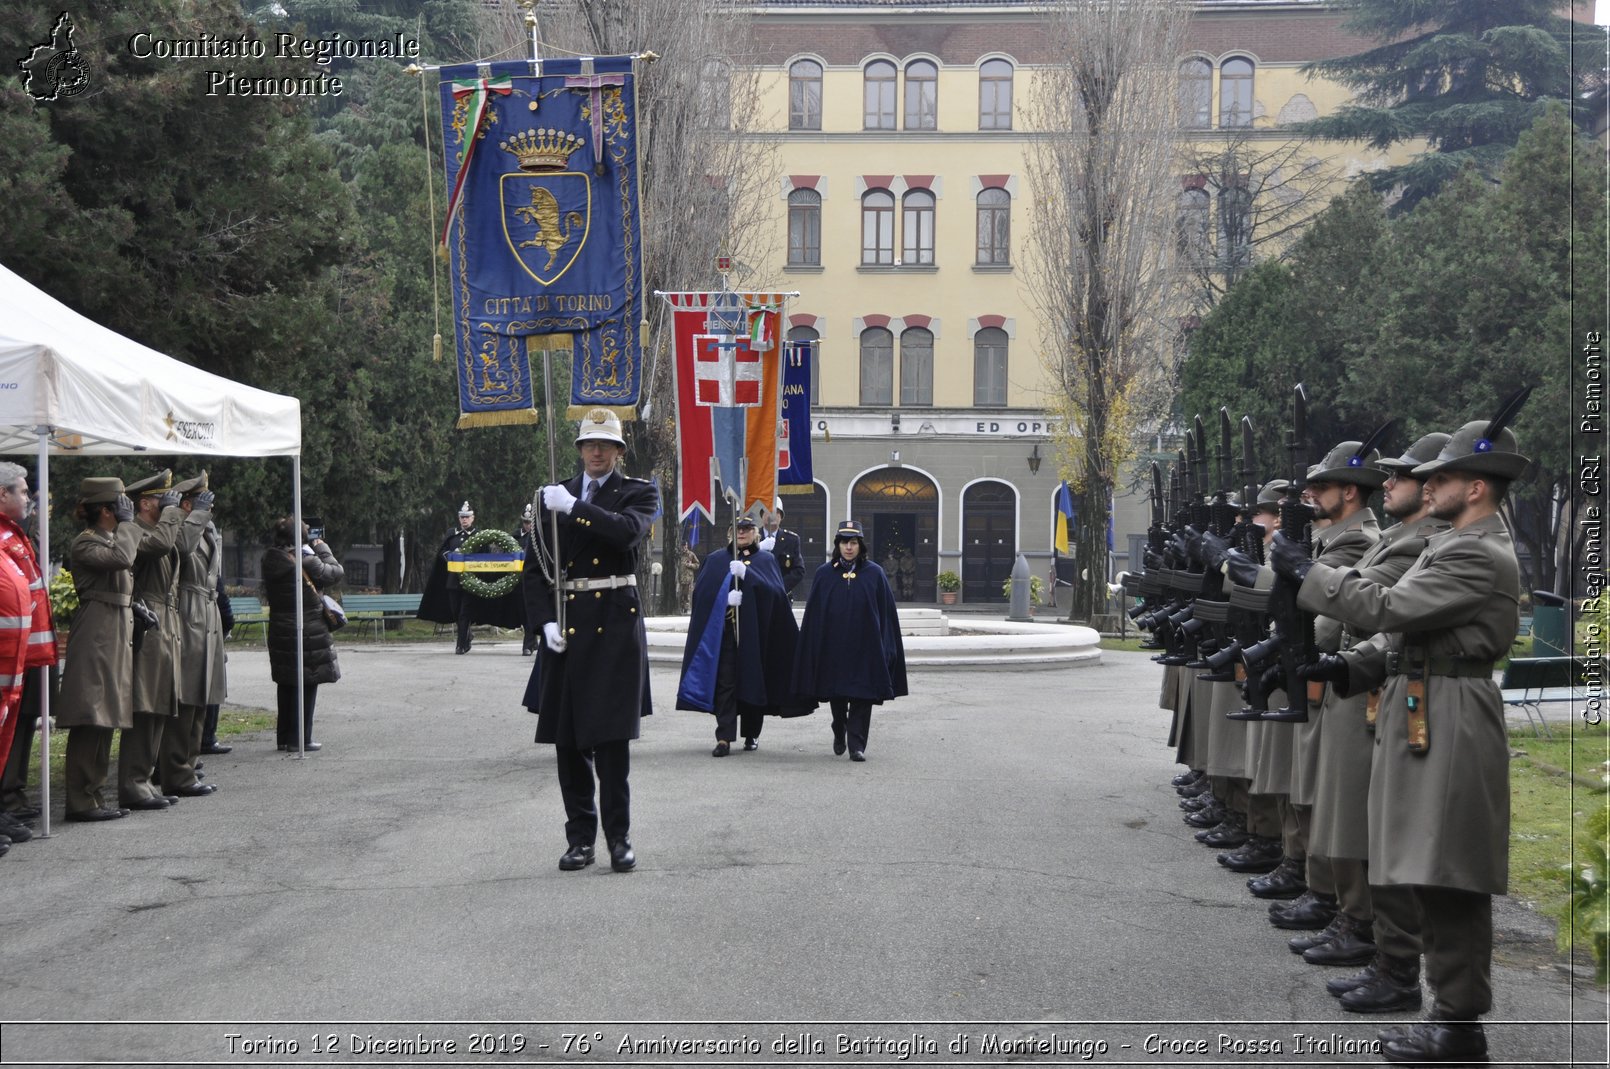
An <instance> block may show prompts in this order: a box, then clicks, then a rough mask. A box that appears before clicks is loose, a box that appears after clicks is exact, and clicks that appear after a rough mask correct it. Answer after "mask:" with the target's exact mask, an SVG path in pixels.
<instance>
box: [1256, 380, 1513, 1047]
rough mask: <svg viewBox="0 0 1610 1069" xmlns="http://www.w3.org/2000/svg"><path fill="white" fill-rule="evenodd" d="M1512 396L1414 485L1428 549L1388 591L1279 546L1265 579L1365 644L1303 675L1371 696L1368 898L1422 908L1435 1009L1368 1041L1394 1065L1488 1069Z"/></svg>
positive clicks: (1499, 877) (1503, 790) (1508, 628)
mask: <svg viewBox="0 0 1610 1069" xmlns="http://www.w3.org/2000/svg"><path fill="white" fill-rule="evenodd" d="M1524 400H1525V392H1524V391H1523V392H1522V393H1519V394H1517V395H1515V396H1514V397H1512V398H1510V400H1509V401H1507V402H1506V403H1505V404H1504V405H1503V406H1502V407H1501V409H1500V411H1499V414H1498V415H1497V416H1495V417H1494V418H1493V419H1492V420H1478V421H1476V422H1474V423H1467V424H1465V425H1464V426H1463V427H1461V428H1460V429H1459V430H1458V431H1457V432H1456V433H1455V434H1454V436H1453V438H1452V439H1451V440H1450V441H1449V442H1448V444H1447V445H1446V446H1444V447H1443V449H1442V451H1441V452H1440V453H1438V455H1437V458H1436V459H1435V460H1433V461H1431V462H1429V463H1426V464H1422V465H1420V466H1419V467H1416V468H1415V469H1413V474H1414V476H1415V477H1416V478H1421V479H1424V480H1425V486H1426V491H1427V494H1428V495H1429V500H1430V509H1431V514H1432V515H1433V516H1435V517H1436V518H1438V519H1441V520H1446V521H1448V522H1449V523H1451V524H1452V525H1453V529H1452V530H1451V531H1447V532H1444V533H1442V534H1438V535H1433V536H1432V537H1431V538H1430V539H1429V542H1428V544H1427V547H1426V550H1425V552H1423V553H1422V554H1421V555H1420V557H1419V559H1418V560H1416V561H1415V562H1414V564H1413V565H1411V566H1410V567H1409V570H1408V571H1407V572H1405V573H1404V574H1403V576H1402V578H1401V579H1399V580H1398V581H1397V582H1396V583H1391V582H1379V581H1374V580H1371V579H1368V578H1366V577H1364V576H1362V575H1360V574H1359V573H1358V572H1357V571H1354V570H1352V569H1349V568H1332V567H1328V566H1326V565H1324V564H1318V563H1313V562H1310V561H1308V560H1307V559H1306V557H1305V556H1304V555H1302V554H1300V553H1298V552H1293V549H1294V548H1295V547H1293V546H1292V545H1291V544H1290V543H1287V542H1286V541H1285V540H1284V539H1282V538H1276V539H1275V541H1274V543H1273V546H1272V548H1271V564H1272V565H1273V567H1274V569H1275V571H1276V572H1277V573H1279V574H1282V575H1285V576H1286V577H1287V578H1289V579H1292V580H1295V581H1298V582H1300V583H1301V584H1302V586H1301V589H1300V592H1299V603H1300V604H1301V605H1302V606H1303V607H1304V608H1306V609H1309V610H1311V611H1312V610H1323V611H1325V612H1327V613H1329V614H1331V615H1333V616H1335V617H1337V618H1338V619H1340V620H1342V621H1343V622H1345V623H1346V624H1347V625H1348V626H1349V627H1351V628H1357V629H1360V630H1363V629H1369V630H1373V631H1377V632H1379V634H1377V635H1376V636H1375V637H1374V638H1372V639H1370V640H1368V641H1366V642H1363V643H1360V644H1359V645H1356V646H1354V647H1352V648H1351V649H1347V650H1344V651H1342V652H1341V653H1339V654H1327V655H1324V656H1322V657H1321V658H1320V661H1319V663H1318V664H1317V665H1316V666H1314V668H1313V669H1312V670H1311V671H1310V673H1309V674H1310V675H1311V676H1312V677H1314V678H1319V679H1324V680H1325V681H1326V682H1328V683H1330V684H1332V685H1333V686H1335V687H1336V688H1337V690H1338V691H1340V692H1341V693H1343V694H1350V693H1355V692H1362V691H1366V690H1369V689H1370V688H1371V687H1374V686H1376V685H1377V684H1383V685H1382V690H1381V697H1380V706H1379V713H1378V716H1377V720H1376V727H1375V740H1374V750H1373V755H1372V760H1371V765H1370V788H1369V792H1370V793H1369V799H1370V800H1369V855H1370V856H1369V876H1370V883H1371V884H1379V885H1384V886H1388V887H1395V888H1401V889H1402V890H1403V891H1404V892H1406V893H1409V894H1411V895H1412V897H1413V898H1414V899H1415V901H1416V903H1417V904H1418V906H1419V907H1420V911H1419V912H1420V920H1421V923H1422V924H1423V926H1424V927H1423V929H1422V932H1421V940H1422V945H1423V947H1424V951H1425V963H1426V974H1427V977H1428V978H1429V980H1430V981H1431V988H1432V990H1433V991H1434V992H1435V993H1436V1001H1435V1003H1434V1004H1433V1006H1432V1008H1431V1011H1430V1013H1429V1014H1428V1015H1427V1018H1426V1020H1425V1021H1424V1022H1422V1023H1420V1024H1417V1025H1415V1026H1414V1028H1413V1029H1412V1030H1411V1031H1409V1032H1401V1031H1387V1032H1383V1033H1381V1039H1382V1043H1383V1046H1382V1054H1383V1055H1384V1056H1385V1057H1386V1059H1387V1060H1388V1061H1393V1062H1444V1061H1485V1060H1486V1057H1487V1038H1486V1036H1485V1034H1484V1033H1483V1031H1482V1027H1481V1024H1480V1023H1479V1021H1478V1018H1479V1017H1480V1016H1481V1015H1482V1014H1484V1013H1487V1012H1488V1011H1489V1010H1491V1009H1492V979H1491V977H1492V946H1493V926H1492V896H1493V895H1495V894H1503V893H1505V891H1506V889H1507V886H1508V878H1509V871H1508V860H1509V745H1508V738H1507V736H1506V734H1505V730H1504V707H1503V702H1502V699H1501V697H1500V695H1499V692H1498V687H1497V685H1496V684H1495V683H1494V682H1493V663H1494V662H1495V661H1496V660H1497V659H1498V658H1499V657H1502V656H1503V655H1504V654H1506V653H1508V652H1509V648H1510V643H1511V642H1512V641H1513V640H1514V638H1515V632H1516V630H1517V628H1518V627H1519V623H1520V605H1519V602H1520V569H1519V566H1518V564H1517V563H1516V560H1515V550H1514V547H1513V545H1512V543H1511V541H1510V536H1509V532H1508V531H1507V530H1506V529H1505V527H1504V523H1503V520H1502V519H1501V518H1500V516H1499V515H1498V509H1499V505H1500V504H1501V503H1502V501H1503V499H1504V495H1505V493H1507V492H1508V489H1509V483H1510V481H1511V480H1512V479H1514V478H1516V477H1517V476H1519V475H1520V474H1521V473H1522V472H1523V471H1525V470H1526V467H1527V465H1528V464H1529V463H1530V462H1529V461H1528V460H1527V458H1526V457H1524V456H1522V455H1521V454H1520V453H1519V452H1518V451H1517V446H1516V441H1515V436H1514V434H1513V433H1511V432H1510V431H1509V430H1508V429H1507V428H1506V426H1505V424H1506V423H1508V421H1509V419H1510V418H1511V417H1512V416H1513V415H1514V413H1515V410H1516V409H1517V408H1518V407H1519V406H1520V403H1521V402H1523V401H1524Z"/></svg>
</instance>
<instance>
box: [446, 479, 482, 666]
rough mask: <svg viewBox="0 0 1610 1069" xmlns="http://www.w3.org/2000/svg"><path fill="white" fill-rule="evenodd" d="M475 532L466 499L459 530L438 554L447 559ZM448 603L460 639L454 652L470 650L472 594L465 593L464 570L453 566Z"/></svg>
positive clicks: (459, 513)
mask: <svg viewBox="0 0 1610 1069" xmlns="http://www.w3.org/2000/svg"><path fill="white" fill-rule="evenodd" d="M474 533H475V510H474V509H472V508H470V503H469V502H468V501H465V502H464V503H463V504H462V505H460V506H459V507H458V530H456V531H454V532H453V533H452V534H450V535H448V536H447V538H446V539H444V540H443V541H442V548H441V549H439V550H437V551H436V552H437V556H438V557H440V558H441V559H442V560H443V561H445V560H447V555H448V554H449V553H454V552H457V551H458V549H459V548H460V547H461V546H463V545H464V540H465V539H466V538H468V537H469V536H470V535H472V534H474ZM447 605H448V609H449V611H450V612H452V614H453V620H454V622H455V624H456V625H457V627H458V641H457V643H456V644H455V645H454V646H453V652H454V653H468V652H470V625H471V624H472V623H473V622H474V621H472V620H471V619H470V609H471V602H470V595H468V594H466V593H464V579H463V573H462V572H455V571H453V570H452V569H451V568H449V569H448V571H447Z"/></svg>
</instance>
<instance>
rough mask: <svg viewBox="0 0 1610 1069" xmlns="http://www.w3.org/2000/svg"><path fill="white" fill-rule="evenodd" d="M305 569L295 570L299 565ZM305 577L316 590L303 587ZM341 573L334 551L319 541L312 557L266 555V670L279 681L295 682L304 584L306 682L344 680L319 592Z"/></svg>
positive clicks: (278, 549)
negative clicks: (298, 593)
mask: <svg viewBox="0 0 1610 1069" xmlns="http://www.w3.org/2000/svg"><path fill="white" fill-rule="evenodd" d="M298 560H300V561H301V566H300V567H298V566H297V561H298ZM304 574H305V575H306V576H307V578H308V579H309V580H311V581H312V583H313V588H317V592H315V590H314V589H313V588H310V587H308V586H307V585H306V584H305V583H303V580H302V576H303V575H304ZM344 574H345V573H344V572H343V570H342V568H341V565H340V563H339V562H337V561H336V559H335V555H334V554H332V553H331V552H330V547H328V546H326V545H325V544H324V543H323V542H320V543H319V544H318V545H317V546H315V547H314V552H313V553H312V554H305V553H302V551H301V550H300V549H287V548H285V547H283V546H270V547H269V548H268V549H267V550H265V551H264V553H263V600H264V601H265V602H267V603H268V666H269V670H270V674H271V675H272V677H273V679H274V682H275V683H294V682H296V587H297V584H298V583H302V629H303V630H302V681H303V682H304V683H334V682H335V681H336V680H338V679H340V678H341V665H340V663H339V662H337V660H336V656H335V640H334V639H333V638H332V637H331V635H330V627H329V625H328V624H326V623H325V622H324V608H323V604H322V601H321V599H320V597H319V594H320V593H323V592H325V591H327V590H329V588H330V587H332V586H335V585H336V584H337V583H339V582H340V581H341V577H342V576H343V575H344Z"/></svg>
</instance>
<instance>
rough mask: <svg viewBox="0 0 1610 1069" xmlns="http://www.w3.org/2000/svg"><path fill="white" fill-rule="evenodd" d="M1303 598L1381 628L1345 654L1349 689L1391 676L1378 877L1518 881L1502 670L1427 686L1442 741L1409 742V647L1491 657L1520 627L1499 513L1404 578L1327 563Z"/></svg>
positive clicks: (1383, 730)
mask: <svg viewBox="0 0 1610 1069" xmlns="http://www.w3.org/2000/svg"><path fill="white" fill-rule="evenodd" d="M1300 603H1301V604H1303V605H1304V606H1305V607H1308V608H1310V609H1316V610H1317V609H1324V610H1325V611H1329V612H1334V613H1336V614H1337V615H1338V616H1340V617H1341V618H1343V619H1345V620H1347V621H1348V623H1349V625H1350V626H1356V627H1359V628H1373V629H1375V630H1376V631H1378V632H1381V633H1380V634H1378V635H1376V637H1375V638H1373V639H1370V640H1369V641H1367V642H1365V643H1362V644H1361V645H1358V646H1355V647H1353V648H1352V649H1350V650H1347V651H1345V652H1344V653H1343V655H1342V656H1343V658H1344V659H1345V660H1346V661H1347V665H1348V670H1349V679H1348V682H1347V687H1348V689H1349V690H1350V691H1363V690H1368V689H1369V688H1371V687H1374V686H1376V685H1378V684H1381V683H1382V682H1383V681H1384V684H1385V685H1384V686H1383V687H1382V690H1381V702H1380V710H1379V713H1378V716H1377V719H1376V725H1375V741H1374V750H1373V760H1372V761H1371V764H1370V801H1369V833H1370V857H1369V862H1370V882H1371V883H1380V884H1414V885H1420V886H1430V887H1451V888H1455V889H1458V890H1463V891H1473V892H1476V893H1478V894H1503V893H1505V891H1506V889H1507V888H1508V883H1509V739H1508V736H1507V734H1506V732H1505V728H1504V705H1503V701H1502V698H1501V697H1500V695H1499V691H1498V684H1497V683H1495V682H1494V681H1493V678H1492V675H1491V674H1490V673H1488V674H1484V675H1478V676H1463V677H1453V676H1442V675H1430V676H1428V677H1427V678H1426V680H1425V709H1426V724H1427V729H1428V734H1429V737H1430V746H1429V748H1428V749H1427V750H1426V752H1424V753H1414V752H1413V751H1411V750H1410V749H1409V748H1408V745H1407V742H1406V738H1407V716H1408V696H1409V694H1408V687H1407V683H1408V679H1407V678H1406V677H1405V676H1402V675H1391V676H1389V675H1388V674H1387V671H1388V654H1389V653H1394V652H1398V651H1400V650H1402V649H1403V648H1404V647H1405V645H1407V646H1412V647H1418V648H1420V649H1422V650H1424V651H1426V652H1427V653H1428V654H1429V655H1430V656H1431V657H1433V658H1445V657H1461V658H1470V659H1473V660H1474V661H1478V662H1479V661H1486V662H1488V663H1489V664H1491V663H1492V662H1494V661H1496V660H1497V659H1498V658H1499V657H1502V656H1503V655H1505V654H1506V653H1508V652H1509V648H1510V643H1512V642H1513V641H1514V640H1515V632H1516V630H1517V629H1518V627H1519V625H1520V567H1519V565H1518V564H1517V563H1516V561H1515V549H1514V546H1513V545H1512V544H1511V541H1510V537H1509V532H1508V531H1506V530H1505V528H1504V524H1503V521H1502V520H1501V519H1500V518H1499V517H1497V516H1487V517H1484V518H1482V519H1480V520H1476V521H1474V522H1472V523H1470V524H1468V525H1467V526H1465V527H1462V528H1459V529H1457V530H1453V531H1447V532H1444V533H1442V534H1439V535H1434V536H1432V538H1431V539H1430V541H1429V542H1428V544H1427V547H1426V550H1425V552H1424V553H1422V554H1420V556H1419V558H1417V559H1416V560H1415V562H1414V563H1413V564H1412V565H1410V567H1409V570H1408V571H1407V572H1405V573H1404V574H1403V577H1402V578H1401V579H1399V580H1398V581H1397V583H1396V584H1390V585H1389V584H1382V583H1378V582H1375V581H1373V580H1370V579H1367V578H1365V577H1364V576H1362V575H1360V574H1359V573H1358V572H1356V571H1354V570H1352V569H1345V568H1330V567H1326V566H1324V565H1318V564H1316V565H1314V567H1313V569H1312V570H1311V571H1310V572H1309V573H1308V576H1307V578H1306V579H1305V580H1304V581H1303V585H1302V591H1301V595H1300Z"/></svg>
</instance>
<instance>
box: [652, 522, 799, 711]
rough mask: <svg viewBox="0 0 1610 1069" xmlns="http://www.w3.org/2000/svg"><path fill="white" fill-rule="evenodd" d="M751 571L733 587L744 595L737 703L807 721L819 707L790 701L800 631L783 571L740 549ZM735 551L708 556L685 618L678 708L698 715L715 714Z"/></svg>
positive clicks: (766, 559) (740, 608) (751, 549)
mask: <svg viewBox="0 0 1610 1069" xmlns="http://www.w3.org/2000/svg"><path fill="white" fill-rule="evenodd" d="M736 552H737V557H738V559H739V560H743V561H746V562H747V563H748V564H749V570H748V572H747V573H746V574H745V575H744V578H743V580H742V581H741V582H737V583H736V587H737V588H738V589H739V591H740V592H741V593H742V594H743V602H742V604H740V605H739V606H738V634H737V639H738V663H737V668H738V672H737V678H738V703H739V706H740V707H743V706H748V707H750V708H751V709H760V710H763V711H764V712H765V713H766V714H767V715H768V716H803V715H805V714H806V713H809V712H810V711H811V710H812V709H814V708H815V707H816V703H815V702H812V701H804V702H801V701H797V700H793V699H792V697H791V696H792V693H793V691H792V685H793V678H794V651H795V648H796V647H797V646H798V644H799V625H798V624H797V623H795V622H794V611H793V609H791V608H789V605H788V597H787V594H786V593H785V591H784V587H783V577H782V573H781V572H780V571H779V570H778V568H777V561H776V559H775V558H774V557H773V556H772V554H770V553H766V552H763V551H761V550H760V549H758V548H757V547H755V546H750V547H749V548H748V549H740V550H737V551H736ZM733 553H734V551H733V549H732V548H731V547H724V548H722V549H718V550H716V551H715V552H714V553H711V554H710V555H709V556H708V557H706V558H705V560H704V565H703V566H702V567H701V568H700V569H699V577H698V579H697V580H696V581H695V582H694V585H693V610H692V614H691V615H690V616H689V618H688V640H687V645H686V646H685V647H684V648H683V651H682V682H681V686H680V687H679V688H678V690H677V695H676V707H677V708H678V709H692V710H695V711H697V712H701V713H713V712H715V701H714V696H715V682H716V667H717V663H718V661H719V658H720V656H721V636H722V631H723V630H724V629H725V627H726V626H727V625H726V624H725V623H724V622H723V621H724V620H725V618H726V613H727V594H728V592H729V591H731V590H732V589H734V585H735V583H734V580H733V578H732V575H731V565H732V561H733Z"/></svg>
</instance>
